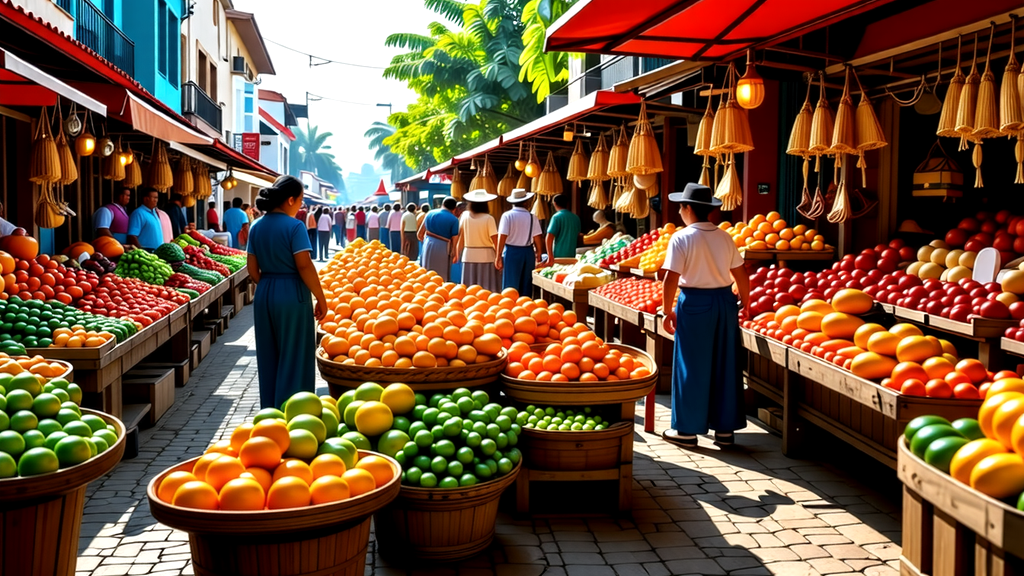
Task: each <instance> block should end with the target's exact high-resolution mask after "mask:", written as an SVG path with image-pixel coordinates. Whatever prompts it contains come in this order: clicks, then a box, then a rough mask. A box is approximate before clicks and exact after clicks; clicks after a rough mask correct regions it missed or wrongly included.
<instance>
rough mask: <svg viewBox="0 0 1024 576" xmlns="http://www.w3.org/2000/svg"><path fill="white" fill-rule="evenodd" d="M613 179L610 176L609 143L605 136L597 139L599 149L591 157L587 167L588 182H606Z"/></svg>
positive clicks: (602, 135) (595, 149)
mask: <svg viewBox="0 0 1024 576" xmlns="http://www.w3.org/2000/svg"><path fill="white" fill-rule="evenodd" d="M609 178H611V176H609V175H608V143H607V142H605V139H604V134H601V137H600V138H598V139H597V147H596V148H594V152H593V154H591V155H590V164H589V165H588V166H587V180H593V181H604V180H608V179H609Z"/></svg>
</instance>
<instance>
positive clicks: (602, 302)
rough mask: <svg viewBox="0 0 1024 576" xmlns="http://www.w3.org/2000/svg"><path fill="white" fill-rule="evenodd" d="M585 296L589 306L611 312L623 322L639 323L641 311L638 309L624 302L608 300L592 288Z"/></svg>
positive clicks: (638, 324)
mask: <svg viewBox="0 0 1024 576" xmlns="http://www.w3.org/2000/svg"><path fill="white" fill-rule="evenodd" d="M587 298H588V301H589V302H590V306H591V307H593V308H596V309H598V310H603V311H605V312H607V313H608V314H611V315H612V316H614V317H616V318H618V319H619V320H622V321H623V322H629V323H630V324H634V325H636V326H640V325H641V324H640V322H641V320H640V314H641V312H640V311H639V310H637V309H635V308H630V307H629V306H626V305H625V304H619V303H618V302H614V301H612V300H609V299H608V298H605V297H604V296H601V295H600V294H597V293H596V292H594V291H593V290H588V291H587Z"/></svg>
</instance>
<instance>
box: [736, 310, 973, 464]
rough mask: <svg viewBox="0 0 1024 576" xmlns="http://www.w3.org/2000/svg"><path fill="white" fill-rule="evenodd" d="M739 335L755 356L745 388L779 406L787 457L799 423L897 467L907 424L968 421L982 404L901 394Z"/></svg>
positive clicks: (752, 335)
mask: <svg viewBox="0 0 1024 576" xmlns="http://www.w3.org/2000/svg"><path fill="white" fill-rule="evenodd" d="M741 332H742V333H743V347H744V348H745V349H747V350H748V351H749V352H750V353H751V356H757V357H759V358H753V359H749V360H748V368H747V373H746V374H747V383H748V385H750V386H751V387H752V388H753V389H754V390H755V391H757V392H758V393H761V394H763V395H765V396H767V397H768V398H770V399H772V400H773V401H775V402H778V403H779V404H781V405H782V408H783V423H784V426H783V430H782V438H783V453H784V454H787V455H789V454H795V453H798V452H799V449H800V432H801V430H800V423H801V422H800V421H801V420H802V421H806V422H809V423H811V424H814V425H815V426H817V427H819V428H821V429H823V430H825V431H827V432H829V433H831V434H833V435H835V436H836V437H838V438H840V439H842V440H843V441H845V442H847V443H849V444H851V445H852V446H854V447H856V448H857V449H859V450H861V451H862V452H864V453H865V454H868V455H869V456H871V457H873V458H875V459H876V460H878V461H880V462H882V463H883V464H886V465H887V466H890V467H892V468H895V467H896V438H897V437H898V435H899V432H900V430H902V429H903V428H904V427H905V426H906V424H907V422H909V421H910V420H912V419H913V418H915V417H917V416H922V415H926V414H935V415H939V416H942V417H944V418H947V419H949V420H955V419H957V418H964V417H972V416H974V415H976V414H977V411H978V407H979V406H980V405H981V400H964V399H941V398H925V397H921V396H909V395H905V394H900V393H899V392H897V391H895V390H892V389H890V388H886V387H884V386H881V385H879V384H876V383H874V382H872V381H870V380H866V379H864V378H859V377H857V376H854V375H853V373H851V372H849V371H847V370H844V369H842V368H839V367H838V366H836V365H834V364H832V363H830V362H826V361H824V360H822V359H821V358H818V357H816V356H812V355H810V354H807V353H804V352H801V351H799V350H796V349H794V348H791V347H785V346H783V345H782V343H781V342H777V341H772V340H771V339H769V338H765V337H764V336H762V335H760V334H757V333H756V332H753V331H751V330H748V329H741ZM780 378H781V381H779V379H780Z"/></svg>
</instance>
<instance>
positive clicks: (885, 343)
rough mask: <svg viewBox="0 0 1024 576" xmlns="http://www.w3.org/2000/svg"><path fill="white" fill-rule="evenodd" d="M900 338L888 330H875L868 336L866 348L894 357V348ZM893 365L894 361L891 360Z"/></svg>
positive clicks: (898, 343)
mask: <svg viewBox="0 0 1024 576" xmlns="http://www.w3.org/2000/svg"><path fill="white" fill-rule="evenodd" d="M900 340H901V338H900V337H899V336H897V335H895V334H893V333H892V332H889V331H888V330H886V331H884V332H875V333H874V334H872V335H871V336H870V337H868V350H869V351H871V352H875V353H876V354H883V355H885V356H892V357H893V358H895V357H896V348H897V347H898V346H899V345H900ZM893 365H894V366H895V362H893Z"/></svg>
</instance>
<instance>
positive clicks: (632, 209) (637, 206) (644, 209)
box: [627, 186, 656, 220]
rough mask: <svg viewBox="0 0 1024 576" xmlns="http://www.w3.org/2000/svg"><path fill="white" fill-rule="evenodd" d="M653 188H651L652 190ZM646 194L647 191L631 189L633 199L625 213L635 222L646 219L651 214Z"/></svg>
mask: <svg viewBox="0 0 1024 576" xmlns="http://www.w3.org/2000/svg"><path fill="white" fill-rule="evenodd" d="M655 187H656V186H652V188H655ZM647 194H648V192H647V190H641V189H639V188H634V189H633V198H632V201H631V202H630V203H629V206H628V207H627V211H628V212H629V215H630V216H632V217H633V218H636V219H637V220H639V219H642V218H647V215H648V214H650V213H651V200H650V197H649V196H648V195H647Z"/></svg>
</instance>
